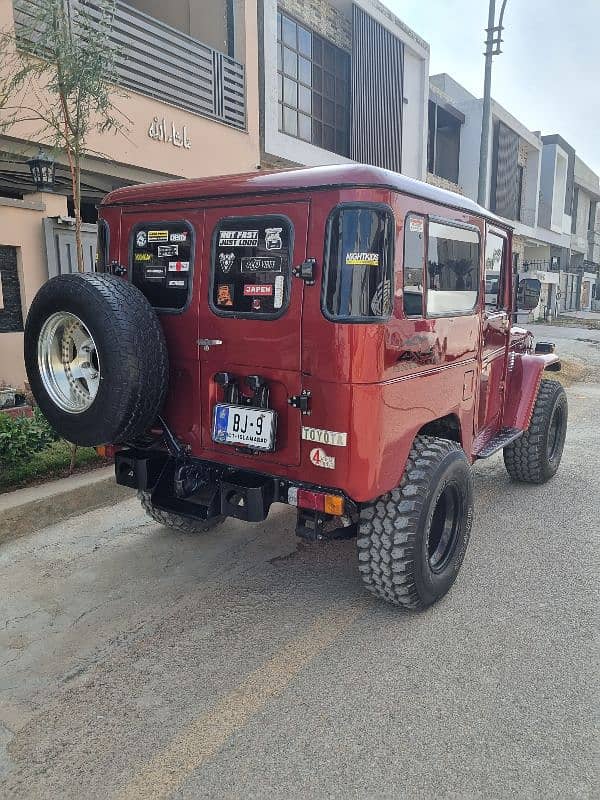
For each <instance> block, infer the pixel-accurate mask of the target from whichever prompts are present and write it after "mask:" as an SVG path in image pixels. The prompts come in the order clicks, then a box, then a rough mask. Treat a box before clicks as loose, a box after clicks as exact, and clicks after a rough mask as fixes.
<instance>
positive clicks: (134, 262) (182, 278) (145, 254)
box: [131, 220, 193, 311]
mask: <svg viewBox="0 0 600 800" xmlns="http://www.w3.org/2000/svg"><path fill="white" fill-rule="evenodd" d="M192 238H193V237H192V229H191V227H190V225H189V224H188V223H187V222H184V221H183V220H182V221H176V222H175V221H169V222H152V223H143V224H140V225H136V226H135V227H134V229H133V230H132V232H131V280H132V283H133V284H134V285H135V286H137V287H138V289H140V290H141V291H142V292H143V293H144V294H145V295H146V297H147V298H148V300H149V301H150V305H152V306H153V307H154V308H157V309H159V310H161V311H182V310H183V309H184V308H185V307H186V306H187V303H188V299H189V295H190V289H191V285H192V268H193V241H192Z"/></svg>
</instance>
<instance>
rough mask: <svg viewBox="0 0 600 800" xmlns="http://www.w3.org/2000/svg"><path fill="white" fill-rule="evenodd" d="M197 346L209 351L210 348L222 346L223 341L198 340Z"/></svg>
mask: <svg viewBox="0 0 600 800" xmlns="http://www.w3.org/2000/svg"><path fill="white" fill-rule="evenodd" d="M198 344H199V345H200V347H202V348H204V350H210V348H211V347H216V346H217V345H219V344H223V341H222V339H198Z"/></svg>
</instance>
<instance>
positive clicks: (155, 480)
mask: <svg viewBox="0 0 600 800" xmlns="http://www.w3.org/2000/svg"><path fill="white" fill-rule="evenodd" d="M115 475H116V480H117V483H119V484H121V485H122V486H129V487H130V488H132V489H136V490H138V491H140V492H149V493H150V495H151V501H152V504H153V505H154V506H156V507H157V508H159V509H162V510H164V511H170V512H172V513H175V514H179V515H181V516H184V517H191V518H194V519H203V520H208V519H212V518H214V517H218V516H221V515H223V516H227V517H236V518H237V519H242V520H245V521H246V522H261V521H262V520H264V519H266V518H267V515H268V513H269V510H270V508H271V504H272V503H275V502H281V503H287V502H288V490H289V487H290V485H291V484H290V483H289V482H288V481H286V480H283V479H281V478H276V477H274V476H272V475H263V474H259V473H255V472H247V471H244V470H240V469H234V468H232V467H227V466H224V465H222V464H216V463H214V462H211V461H202V460H200V459H186V461H185V462H183V463H182V462H179V461H178V460H177V459H175V458H173V457H172V456H170V455H169V454H168V453H166V452H164V451H162V450H136V449H128V450H120V451H119V452H117V453H116V455H115Z"/></svg>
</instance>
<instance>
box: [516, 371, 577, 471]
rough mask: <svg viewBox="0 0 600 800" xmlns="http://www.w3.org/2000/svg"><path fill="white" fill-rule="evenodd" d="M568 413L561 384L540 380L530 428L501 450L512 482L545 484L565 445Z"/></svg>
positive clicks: (565, 396) (554, 468)
mask: <svg viewBox="0 0 600 800" xmlns="http://www.w3.org/2000/svg"><path fill="white" fill-rule="evenodd" d="M568 412H569V409H568V404H567V395H566V394H565V390H564V389H563V387H562V386H561V385H560V383H559V382H558V381H548V380H543V381H542V382H541V383H540V388H539V391H538V395H537V398H536V401H535V406H534V408H533V414H532V415H531V422H530V423H529V427H528V428H527V430H526V431H525V433H524V434H523V436H521V437H520V438H519V439H516V440H515V441H514V442H511V444H509V445H507V447H505V448H504V465H505V467H506V471H507V472H508V474H509V475H510V477H511V478H512V479H513V480H515V481H523V482H525V483H545V482H546V481H547V480H549V479H550V478H551V477H552V476H553V475H554V474H555V472H556V470H557V469H558V467H559V464H560V460H561V458H562V454H563V449H564V446H565V438H566V435H567V419H568V415H569V414H568Z"/></svg>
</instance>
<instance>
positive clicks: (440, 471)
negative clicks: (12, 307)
mask: <svg viewBox="0 0 600 800" xmlns="http://www.w3.org/2000/svg"><path fill="white" fill-rule="evenodd" d="M100 217H101V218H100V222H99V226H100V229H99V230H100V232H99V261H98V271H97V273H95V274H87V275H61V276H59V277H57V278H53V279H52V280H50V281H48V283H46V284H45V285H44V286H43V287H42V288H41V290H40V291H39V293H38V295H37V297H36V298H35V300H34V302H33V304H32V306H31V310H30V312H29V316H28V319H27V328H26V335H25V356H26V363H27V372H28V376H29V381H30V384H31V388H32V390H33V393H34V395H35V397H36V399H37V401H38V403H39V405H40V407H41V409H42V411H43V412H44V414H45V415H46V416H47V418H48V419H49V421H50V423H51V424H52V425H53V426H54V427H55V428H56V430H57V431H58V432H59V433H60V434H61V435H62V436H64V437H65V438H66V439H68V440H70V441H72V442H76V443H78V444H82V445H101V444H111V445H120V449H118V451H117V452H116V458H115V469H116V478H117V481H118V483H120V484H123V485H126V486H130V487H131V488H132V489H135V490H137V492H138V493H139V496H140V498H141V501H142V504H143V506H144V508H145V509H146V510H147V511H148V513H149V514H150V515H151V516H152V517H154V519H156V520H158V521H159V522H161V523H163V524H165V525H169V526H172V527H174V528H177V529H179V530H183V531H189V532H195V531H203V530H206V529H207V528H209V527H211V526H213V525H214V524H216V523H218V522H221V521H222V520H223V519H224V518H226V517H237V518H238V519H243V520H248V521H251V522H257V521H260V520H264V519H265V518H266V516H267V514H268V513H269V509H270V507H271V504H272V503H288V504H289V505H293V506H295V507H296V508H297V515H298V522H297V529H296V530H297V533H298V534H299V535H300V536H303V537H306V538H309V539H320V538H324V537H327V536H336V535H338V534H339V532H340V531H345V532H346V533H348V532H350V531H354V532H356V534H357V545H358V568H359V571H360V574H361V576H362V579H363V581H364V583H365V584H366V586H367V588H368V589H369V591H371V592H372V593H373V594H375V595H377V596H379V597H381V598H384V599H385V600H388V601H390V602H392V603H395V604H397V605H399V606H405V607H407V608H412V609H419V608H423V607H425V606H428V605H430V604H431V603H433V602H434V601H435V600H437V599H438V598H440V597H441V596H442V595H444V594H445V593H446V592H447V591H448V589H449V588H450V586H451V585H452V583H453V582H454V580H455V578H456V574H457V572H458V570H459V568H460V565H461V562H462V560H463V557H464V554H465V549H466V546H467V542H468V539H469V533H470V530H471V524H472V518H473V499H472V495H473V487H472V479H471V464H472V462H474V461H475V459H478V458H487V457H488V456H490V455H492V453H495V452H496V451H498V450H500V449H503V451H504V463H505V464H506V468H507V470H508V473H509V475H510V476H511V477H512V478H514V479H515V480H520V481H528V482H531V483H542V482H544V481H546V480H548V478H550V477H551V476H552V475H554V473H555V472H556V470H557V468H558V465H559V462H560V459H561V455H562V450H563V445H564V440H565V432H566V425H567V401H566V396H565V393H564V391H563V389H562V388H561V386H560V384H559V383H557V382H555V381H551V380H545V379H543V373H544V370H556V369H560V364H559V362H558V359H557V358H556V356H555V355H553V352H552V351H553V346H552V345H550V344H547V343H546V344H543V345H541V346H538V347H537V348H536V351H535V352H534V351H533V339H532V336H531V334H530V333H528V332H527V331H526V330H523V329H522V328H517V327H512V328H511V319H512V314H513V308H514V306H515V302H514V298H518V301H519V305H520V307H521V308H524V309H530V308H533V307H535V306H536V305H537V302H538V299H539V291H540V284H539V282H538V281H535V280H531V279H530V280H526V281H522V282H521V283H520V285H519V287H518V291H517V292H514V293H513V285H512V270H511V264H512V254H511V230H510V229H509V228H508V227H507V226H506V223H505V222H504V221H502V220H500V219H498V218H496V217H494V216H493V215H491V214H490V213H489V212H488V211H486V210H485V209H483V208H481V207H480V206H478V205H477V204H475V203H473V202H472V201H471V200H468V199H466V198H464V197H460V196H458V195H456V194H453V193H451V192H446V191H443V190H441V189H437V188H435V187H432V186H429V185H426V184H423V183H420V182H418V181H415V180H411V179H409V178H406V177H404V176H402V175H398V174H395V173H392V172H386V171H384V170H380V169H376V168H373V167H367V166H361V165H349V166H334V167H322V168H311V169H301V170H294V171H289V172H279V173H269V174H266V173H257V174H251V175H238V176H231V177H223V178H209V179H203V180H187V181H173V182H169V183H164V184H159V185H151V186H137V187H132V188H124V189H119V190H117V191H115V192H112V193H111V194H109V195H108V196H107V197H106V199H105V200H104V202H103V203H102V206H101V209H100ZM486 274H487V275H488V280H487V282H486Z"/></svg>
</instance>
